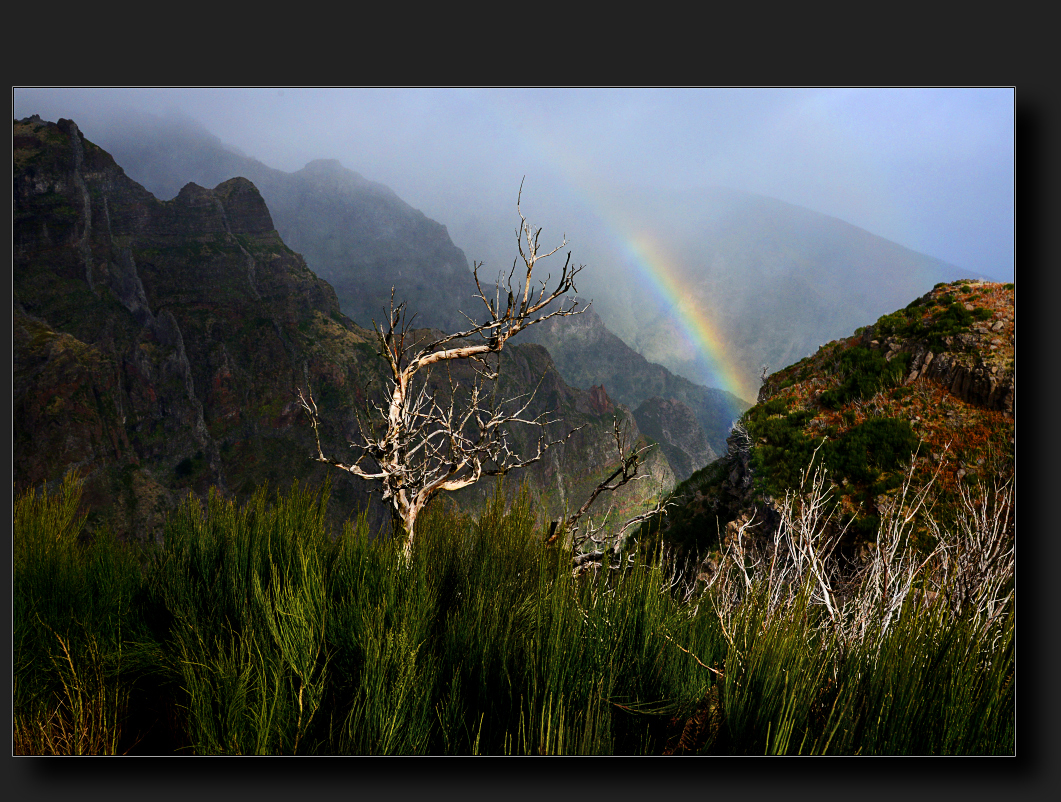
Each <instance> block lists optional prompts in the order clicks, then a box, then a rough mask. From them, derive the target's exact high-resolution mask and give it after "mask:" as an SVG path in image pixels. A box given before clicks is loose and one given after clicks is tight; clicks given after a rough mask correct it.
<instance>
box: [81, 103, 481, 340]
mask: <svg viewBox="0 0 1061 802" xmlns="http://www.w3.org/2000/svg"><path fill="white" fill-rule="evenodd" d="M98 136H99V142H100V144H102V145H103V146H104V147H106V148H107V149H108V151H110V152H111V153H112V154H113V155H114V156H115V158H116V159H117V160H118V161H119V162H120V163H121V164H122V166H123V167H124V168H125V170H126V171H127V172H128V173H129V175H130V176H131V177H133V178H135V179H136V180H137V181H139V182H140V183H141V184H143V185H144V186H145V187H146V188H147V189H149V190H150V191H152V192H154V193H155V194H156V195H157V196H158V197H160V198H172V197H173V196H174V195H175V194H176V193H177V191H178V190H180V189H181V188H182V187H184V186H185V185H187V184H188V182H195V183H196V184H200V185H202V186H211V187H212V186H216V185H218V184H220V183H222V182H226V181H227V180H228V179H231V178H235V177H240V176H241V177H244V178H247V179H249V180H250V181H251V182H252V183H253V184H254V186H255V187H256V188H257V190H258V192H260V193H261V198H263V199H264V202H265V204H267V205H268V208H269V211H270V212H271V215H272V221H273V224H274V225H275V227H276V230H277V231H278V232H279V234H280V236H281V237H282V238H283V241H284V243H285V244H287V245H288V246H290V247H291V248H292V249H294V250H295V251H297V252H298V253H300V254H301V255H302V256H303V257H304V258H305V260H306V263H307V264H308V265H309V267H310V268H311V269H312V270H313V272H314V273H315V274H316V275H317V276H319V277H320V278H322V279H324V280H325V281H327V282H328V283H329V284H331V285H332V287H333V288H334V289H335V292H336V297H337V298H338V301H339V306H340V308H341V310H342V312H343V313H344V314H345V315H347V316H348V317H350V318H351V319H352V320H354V321H356V322H357V323H358V324H360V325H361V326H364V327H366V328H371V325H372V324H371V321H372V320H373V319H375V320H377V321H379V320H382V319H383V317H384V316H385V315H386V309H387V308H388V305H389V303H390V291H391V287H392V286H393V287H394V290H395V293H394V294H395V300H396V302H401V301H406V302H407V303H408V308H409V310H410V314H412V313H413V312H415V313H416V314H417V318H416V322H417V325H421V326H424V327H427V328H439V329H443V330H445V331H458V330H460V329H462V328H465V324H466V322H467V321H466V319H465V318H464V317H463V316H462V315H461V314H460V310H462V309H463V310H464V311H466V312H468V313H469V314H472V315H475V314H478V312H479V310H478V309H475V308H474V307H473V306H472V304H471V301H472V294H473V293H474V292H475V284H474V282H473V280H472V275H471V269H470V266H469V264H468V259H467V257H466V256H465V255H464V252H463V251H462V250H461V249H460V248H458V247H457V246H456V245H454V244H453V242H452V240H451V239H450V237H449V233H448V231H447V230H446V227H445V226H444V225H442V224H441V223H438V222H436V221H434V220H431V219H430V218H428V217H427V216H426V215H424V214H423V212H421V211H419V210H418V209H414V208H413V207H412V206H410V205H409V204H408V203H406V202H405V201H403V200H402V199H401V198H399V197H398V195H397V194H395V192H394V191H393V190H391V189H390V188H389V187H387V186H384V185H383V184H380V183H378V182H375V181H370V180H368V179H366V178H365V177H364V176H362V175H360V174H359V173H357V172H355V171H353V170H350V169H347V168H346V167H344V166H343V165H342V164H340V162H339V161H337V160H336V159H316V160H314V161H311V162H309V163H308V164H307V165H305V167H303V168H302V169H301V170H297V171H295V172H291V173H289V172H284V171H283V170H277V169H274V168H271V167H269V166H267V165H265V164H263V163H262V162H260V161H258V160H257V159H254V158H250V157H248V156H245V155H243V154H242V153H238V152H235V151H234V150H233V149H231V148H228V147H226V146H225V145H224V144H223V143H222V142H221V140H219V139H218V138H217V137H216V136H214V135H213V134H211V133H209V132H208V131H207V130H206V129H204V128H203V127H202V126H201V125H199V124H198V123H195V122H193V121H191V120H180V119H174V118H161V117H153V116H151V115H146V114H139V115H138V114H134V113H132V112H130V114H129V115H127V117H126V118H124V119H122V120H120V121H119V122H117V123H113V124H110V125H106V124H105V125H102V126H101V127H100V131H99V135H98ZM270 228H272V225H271V226H270Z"/></svg>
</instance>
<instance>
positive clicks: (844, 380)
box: [818, 345, 910, 409]
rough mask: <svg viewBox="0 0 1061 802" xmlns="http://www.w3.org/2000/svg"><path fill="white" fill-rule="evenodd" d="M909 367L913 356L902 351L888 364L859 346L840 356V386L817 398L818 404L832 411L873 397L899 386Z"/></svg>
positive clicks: (878, 354)
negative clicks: (878, 392) (849, 403)
mask: <svg viewBox="0 0 1061 802" xmlns="http://www.w3.org/2000/svg"><path fill="white" fill-rule="evenodd" d="M909 365H910V355H909V354H908V353H906V352H905V351H900V352H899V353H898V354H896V355H895V356H894V357H892V359H891V361H890V362H889V361H888V360H887V359H885V358H884V355H883V354H882V353H881V352H880V351H879V350H876V349H871V348H867V347H866V346H864V345H857V346H855V347H854V348H849V349H848V350H846V351H844V352H843V354H841V356H840V367H839V373H840V376H841V379H840V384H839V386H838V387H836V388H835V389H832V390H826V391H825V392H823V393H821V394H820V395H819V396H818V403H819V404H821V405H822V406H823V407H826V408H829V409H839V408H840V407H841V406H843V405H844V404H847V403H848V402H850V401H853V400H857V399H860V398H866V397H868V396H872V395H874V394H875V393H876V392H877V391H879V390H881V389H882V388H885V387H893V386H895V385H897V384H899V383H900V382H901V381H902V379H903V376H905V375H906V370H907V368H908V367H909Z"/></svg>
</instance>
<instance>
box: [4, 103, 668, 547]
mask: <svg viewBox="0 0 1061 802" xmlns="http://www.w3.org/2000/svg"><path fill="white" fill-rule="evenodd" d="M13 133H14V153H13V164H14V181H13V191H14V215H13V217H14V237H13V251H14V260H13V261H14V265H13V268H14V269H13V277H12V284H13V291H14V292H13V316H14V321H13V338H14V349H13V357H14V370H13V390H14V392H13V406H14V432H13V433H14V448H13V462H14V474H15V489H16V492H21V491H22V490H25V489H26V488H29V487H33V486H39V485H40V484H42V483H54V482H56V481H58V480H59V479H60V478H61V477H62V476H63V475H64V474H65V473H66V471H67V470H69V469H70V468H74V467H76V468H79V469H80V471H81V472H82V475H84V476H86V477H87V485H86V493H85V504H86V509H87V511H88V512H89V513H90V525H91V526H92V527H95V526H100V525H107V526H110V527H111V528H113V529H114V530H116V531H117V532H119V533H120V534H122V535H124V536H135V537H158V536H159V534H160V525H161V521H162V520H163V517H164V515H165V514H166V512H167V511H168V510H170V509H172V508H173V506H174V505H175V504H177V503H178V502H179V500H180V498H181V497H183V496H184V495H186V494H188V493H194V494H196V495H200V496H201V495H204V494H205V493H206V492H207V490H208V489H209V488H210V487H217V488H218V489H219V490H220V492H223V493H225V494H228V495H230V496H232V497H234V498H236V499H245V498H247V497H248V496H249V495H250V494H252V493H253V492H255V491H256V490H257V489H258V488H261V487H265V486H268V487H271V488H274V489H275V488H281V487H285V486H288V485H289V484H290V483H291V482H292V481H293V480H295V479H298V480H301V481H308V482H311V483H314V484H320V483H322V482H323V481H324V479H325V476H326V471H327V469H326V468H325V467H324V466H321V465H319V464H317V463H313V462H311V461H310V460H309V455H310V454H311V453H312V450H311V443H312V434H311V430H310V428H309V427H308V425H307V423H306V420H305V419H304V418H303V416H302V414H301V412H300V411H299V408H298V405H297V401H296V398H297V395H296V394H297V390H298V388H300V387H307V386H309V387H311V388H312V391H313V392H314V394H315V395H316V396H317V398H318V401H319V403H320V406H321V408H322V411H323V413H324V416H325V418H326V420H327V421H328V426H327V427H326V429H327V430H326V431H325V432H324V441H325V446H326V448H328V449H330V450H331V451H332V453H344V452H345V450H346V449H347V441H348V438H350V437H351V436H352V435H353V434H354V432H356V423H355V420H354V417H353V415H354V411H353V410H354V408H355V407H356V405H358V404H362V403H363V402H364V401H365V400H366V399H370V398H376V397H378V395H379V393H380V392H381V391H382V387H383V384H382V365H381V360H380V359H379V358H378V356H377V355H376V352H375V346H374V343H373V340H372V337H371V333H370V332H367V331H366V330H364V329H362V328H360V327H359V326H357V325H356V324H354V323H353V322H351V321H350V320H349V319H347V318H346V317H344V316H343V315H342V314H341V313H340V311H339V302H338V299H337V298H336V294H335V292H334V290H333V289H332V288H331V286H330V285H329V284H328V283H327V282H325V281H323V280H322V279H320V278H318V277H317V276H316V275H314V273H313V272H311V271H310V270H309V268H308V267H307V265H306V262H305V261H304V260H303V259H302V257H301V256H299V255H298V254H297V253H295V252H294V251H292V250H291V249H290V248H288V247H287V245H286V244H285V243H284V241H283V240H282V238H281V237H280V235H279V234H278V232H277V231H276V230H275V229H274V227H273V221H272V217H271V214H270V210H269V208H268V207H267V205H266V203H265V202H264V200H263V198H262V196H261V195H260V194H259V193H258V191H257V189H256V188H255V186H254V185H253V184H252V183H251V182H249V181H248V180H246V179H245V178H235V179H230V180H227V181H224V182H222V183H220V184H219V185H217V186H216V187H215V188H214V189H206V188H204V187H201V186H197V185H195V184H188V185H186V186H184V187H183V188H182V189H181V190H180V192H179V193H178V194H177V196H176V197H174V198H173V199H172V200H170V201H159V200H157V199H156V198H155V197H154V196H153V195H151V194H150V193H149V192H148V191H147V190H145V189H144V188H143V187H141V186H140V185H139V184H137V183H136V182H134V181H132V180H131V179H129V178H128V177H127V176H126V175H125V173H124V171H123V170H122V168H121V167H119V166H118V165H117V164H116V163H115V162H114V160H113V159H112V158H111V157H110V155H109V154H107V153H106V152H105V151H103V150H102V149H100V148H99V147H97V146H96V145H94V144H93V143H92V142H90V141H88V140H86V139H85V138H84V137H83V136H82V135H81V133H80V131H79V130H78V128H77V126H76V125H75V124H74V123H73V122H71V121H69V120H60V121H59V123H57V124H53V123H48V122H44V121H42V120H40V119H38V118H29V119H26V120H22V121H18V122H16V123H15V124H14V129H13ZM505 359H506V363H505V365H504V368H505V372H504V373H503V374H502V375H503V377H504V380H505V382H506V385H505V388H504V392H506V393H508V394H517V393H520V392H527V391H528V390H531V389H533V388H534V387H535V386H537V385H538V384H539V382H541V386H540V391H539V394H538V395H537V396H536V397H535V404H536V405H537V406H538V407H540V408H542V409H545V408H549V409H556V410H558V411H559V413H560V415H558V417H560V418H561V420H559V421H558V422H557V423H556V424H554V428H555V429H557V430H559V429H560V428H561V427H565V426H566V427H568V428H573V427H575V426H579V425H581V424H586V425H585V428H584V430H582V431H581V432H580V433H579V434H578V435H576V436H575V437H574V438H572V439H571V440H570V441H569V442H568V443H567V444H566V446H565V449H563V450H562V451H558V452H557V453H556V454H550V457H552V462H551V463H548V464H541V465H538V466H535V469H533V470H531V471H528V472H527V474H526V477H527V479H528V481H530V482H531V484H532V489H536V490H537V491H538V492H539V494H540V495H541V496H542V498H543V501H544V502H545V506H546V508H547V510H548V511H549V514H553V513H554V512H555V511H557V510H560V509H562V507H563V503H564V502H566V499H567V498H568V497H569V496H570V495H572V494H575V493H577V492H579V489H580V488H581V486H582V485H585V484H589V485H590V486H592V484H593V483H595V480H594V477H596V476H597V475H598V474H602V473H604V472H606V471H607V470H608V467H609V464H614V462H615V459H616V457H615V455H614V453H612V451H613V446H612V444H611V420H612V418H611V415H602V414H599V413H597V412H596V411H594V409H593V404H592V403H591V400H590V397H589V394H588V393H585V392H582V391H577V390H574V389H572V388H570V387H568V386H567V385H566V384H565V383H564V382H563V380H562V379H561V378H560V377H559V375H557V373H556V371H555V369H553V366H552V362H551V360H550V359H549V357H548V354H547V352H545V351H544V349H541V348H538V347H536V346H519V347H516V348H513V349H511V350H510V351H506V353H505ZM624 414H627V415H628V413H624ZM629 417H631V421H630V422H631V425H632V435H633V437H634V438H635V439H636V438H638V437H640V433H639V432H638V431H637V429H636V423H635V422H633V421H632V416H629ZM565 431H566V430H565ZM654 460H655V461H654V462H653V463H652V465H651V466H650V467H651V468H652V470H653V471H654V472H655V474H657V475H658V476H659V477H660V478H662V480H663V481H664V483H665V484H666V483H667V482H669V483H670V485H672V484H673V475H672V474H669V472H668V469H667V466H666V460H665V459H664V458H663V457H662V455H659V456H656V457H654ZM331 478H332V480H333V491H332V498H333V502H332V505H331V511H332V514H333V522H334V523H336V524H337V523H338V522H339V521H340V520H341V519H343V518H345V517H346V516H347V515H349V514H351V513H356V512H358V511H359V510H361V509H363V508H365V507H366V506H368V505H370V504H373V505H374V506H372V507H371V510H372V516H373V517H374V518H375V519H376V520H377V521H381V520H383V517H384V516H383V514H382V513H383V511H382V509H381V507H380V506H379V503H378V500H376V501H373V499H374V498H375V497H374V496H373V497H370V496H369V494H368V489H369V487H368V485H367V484H366V483H364V482H361V481H359V480H353V479H352V478H351V479H348V478H346V477H344V476H342V475H333V476H332V477H331ZM519 479H520V477H515V481H519ZM554 488H557V489H554ZM655 492H658V487H656V488H630V489H629V490H628V492H627V493H626V494H624V495H623V496H621V497H620V498H619V499H617V500H616V503H618V504H619V505H620V506H622V505H624V504H625V505H628V506H631V507H639V506H643V505H644V504H645V503H647V501H648V498H649V497H650V496H651V495H652V494H653V493H655ZM561 497H563V500H561ZM474 502H475V497H474V495H472V496H470V497H469V503H474Z"/></svg>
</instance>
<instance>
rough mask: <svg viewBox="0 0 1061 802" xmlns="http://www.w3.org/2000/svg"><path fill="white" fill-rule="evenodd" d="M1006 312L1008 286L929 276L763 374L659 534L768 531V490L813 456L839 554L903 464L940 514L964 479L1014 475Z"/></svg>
mask: <svg viewBox="0 0 1061 802" xmlns="http://www.w3.org/2000/svg"><path fill="white" fill-rule="evenodd" d="M1015 319H1016V318H1015V309H1014V285H1012V284H1005V285H1003V284H997V283H992V282H980V281H971V280H961V281H957V282H953V283H950V284H943V283H941V284H939V285H937V286H936V287H935V288H934V289H932V290H931V291H930V292H928V293H927V294H925V295H923V296H921V297H920V298H917V299H916V300H914V301H913V302H912V303H910V304H909V305H908V306H907V307H906V308H904V309H901V310H899V311H898V312H894V313H892V314H889V315H884V316H883V317H881V318H880V319H878V320H877V322H876V323H875V324H873V325H872V326H867V327H863V328H860V329H858V330H857V331H856V332H855V333H854V334H853V335H851V336H850V337H847V338H845V339H842V340H837V341H834V342H831V343H829V344H827V345H824V346H822V347H821V348H820V349H818V351H817V352H816V353H815V354H814V355H813V356H811V357H807V358H805V359H803V360H800V361H799V362H797V363H796V364H794V365H790V366H789V367H787V368H785V369H784V370H782V371H778V372H776V373H774V374H773V375H771V376H770V377H769V378H768V380H767V381H766V382H765V384H764V385H763V387H762V389H761V391H760V394H759V402H758V404H756V406H754V407H753V408H752V409H750V410H749V411H748V412H747V413H746V414H745V415H744V417H743V418H742V421H741V424H742V425H741V426H740V427H738V429H737V430H735V431H734V434H733V435H732V436H731V437H730V440H729V449H728V451H727V453H726V455H725V457H723V458H722V459H720V460H717V461H716V462H714V463H712V464H711V465H710V466H708V467H707V468H705V469H704V470H702V471H700V472H699V473H697V474H695V475H694V476H693V477H692V478H691V479H689V480H688V481H687V482H685V483H684V484H683V485H682V486H681V487H679V488H678V490H677V491H676V495H675V498H676V499H677V500H678V501H679V507H678V508H676V509H674V510H673V511H672V512H671V514H670V516H669V518H668V519H667V520H666V521H665V522H664V524H663V528H664V536H665V537H666V538H668V539H669V540H671V541H673V542H675V543H678V544H681V545H682V546H685V547H687V548H692V549H696V550H698V551H700V552H704V551H708V550H711V549H716V548H719V547H720V545H722V544H720V542H719V537H720V534H721V536H722V538H723V541H725V539H726V538H728V537H732V536H733V534H734V533H735V532H736V530H737V528H738V527H739V526H740V525H742V524H745V523H748V522H750V521H752V519H753V517H754V523H752V524H751V525H750V526H749V527H748V529H747V531H746V534H747V535H749V536H752V537H755V536H766V535H768V534H770V533H772V531H773V529H774V528H775V527H776V523H777V520H778V516H777V499H779V498H782V497H783V496H784V495H785V493H787V492H790V491H792V490H794V489H798V488H799V486H800V482H801V479H802V477H803V476H804V472H805V470H806V466H807V465H808V464H810V463H811V461H812V459H817V460H818V463H819V464H821V465H823V466H824V467H825V469H826V470H827V471H828V477H829V480H830V483H831V488H832V491H831V492H832V495H833V498H834V500H835V502H836V503H837V504H839V505H840V506H839V512H840V513H841V515H840V518H839V521H840V522H842V523H845V524H848V525H849V528H848V531H847V535H846V536H845V540H844V542H843V544H842V548H844V549H846V550H847V551H848V552H849V553H854V552H855V551H857V549H858V548H860V547H861V546H862V545H863V544H866V543H871V542H872V541H873V540H874V539H875V536H876V531H877V525H878V523H879V520H880V518H881V516H882V514H884V512H885V511H886V510H888V509H890V508H893V507H894V505H895V504H896V503H898V502H899V500H900V498H901V485H902V483H903V480H904V478H905V477H906V475H907V473H906V472H907V471H908V470H909V469H910V467H912V471H913V472H912V486H913V487H914V488H918V487H923V486H926V485H928V484H929V483H930V482H931V488H932V489H931V493H932V498H933V499H934V504H935V508H934V512H933V514H934V515H935V516H936V520H937V521H938V522H940V523H942V524H943V525H946V524H947V523H948V521H950V520H952V519H953V516H954V514H955V510H956V508H957V506H958V505H959V504H960V492H961V490H962V489H963V488H964V489H966V490H968V489H970V488H971V487H972V486H973V485H974V484H977V483H983V484H984V485H985V486H986V488H987V490H988V492H991V491H992V489H993V488H994V487H995V486H996V484H998V483H1004V482H1006V481H1009V480H1010V479H1011V478H1012V477H1013V471H1014V442H1015V441H1014V432H1015V430H1014V417H1013V401H1014V392H1015V383H1014V380H1015V366H1014V327H1015ZM918 537H919V538H921V542H922V545H926V544H927V543H928V542H930V540H931V537H932V534H931V532H929V531H921V532H920V533H919V535H918Z"/></svg>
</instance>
